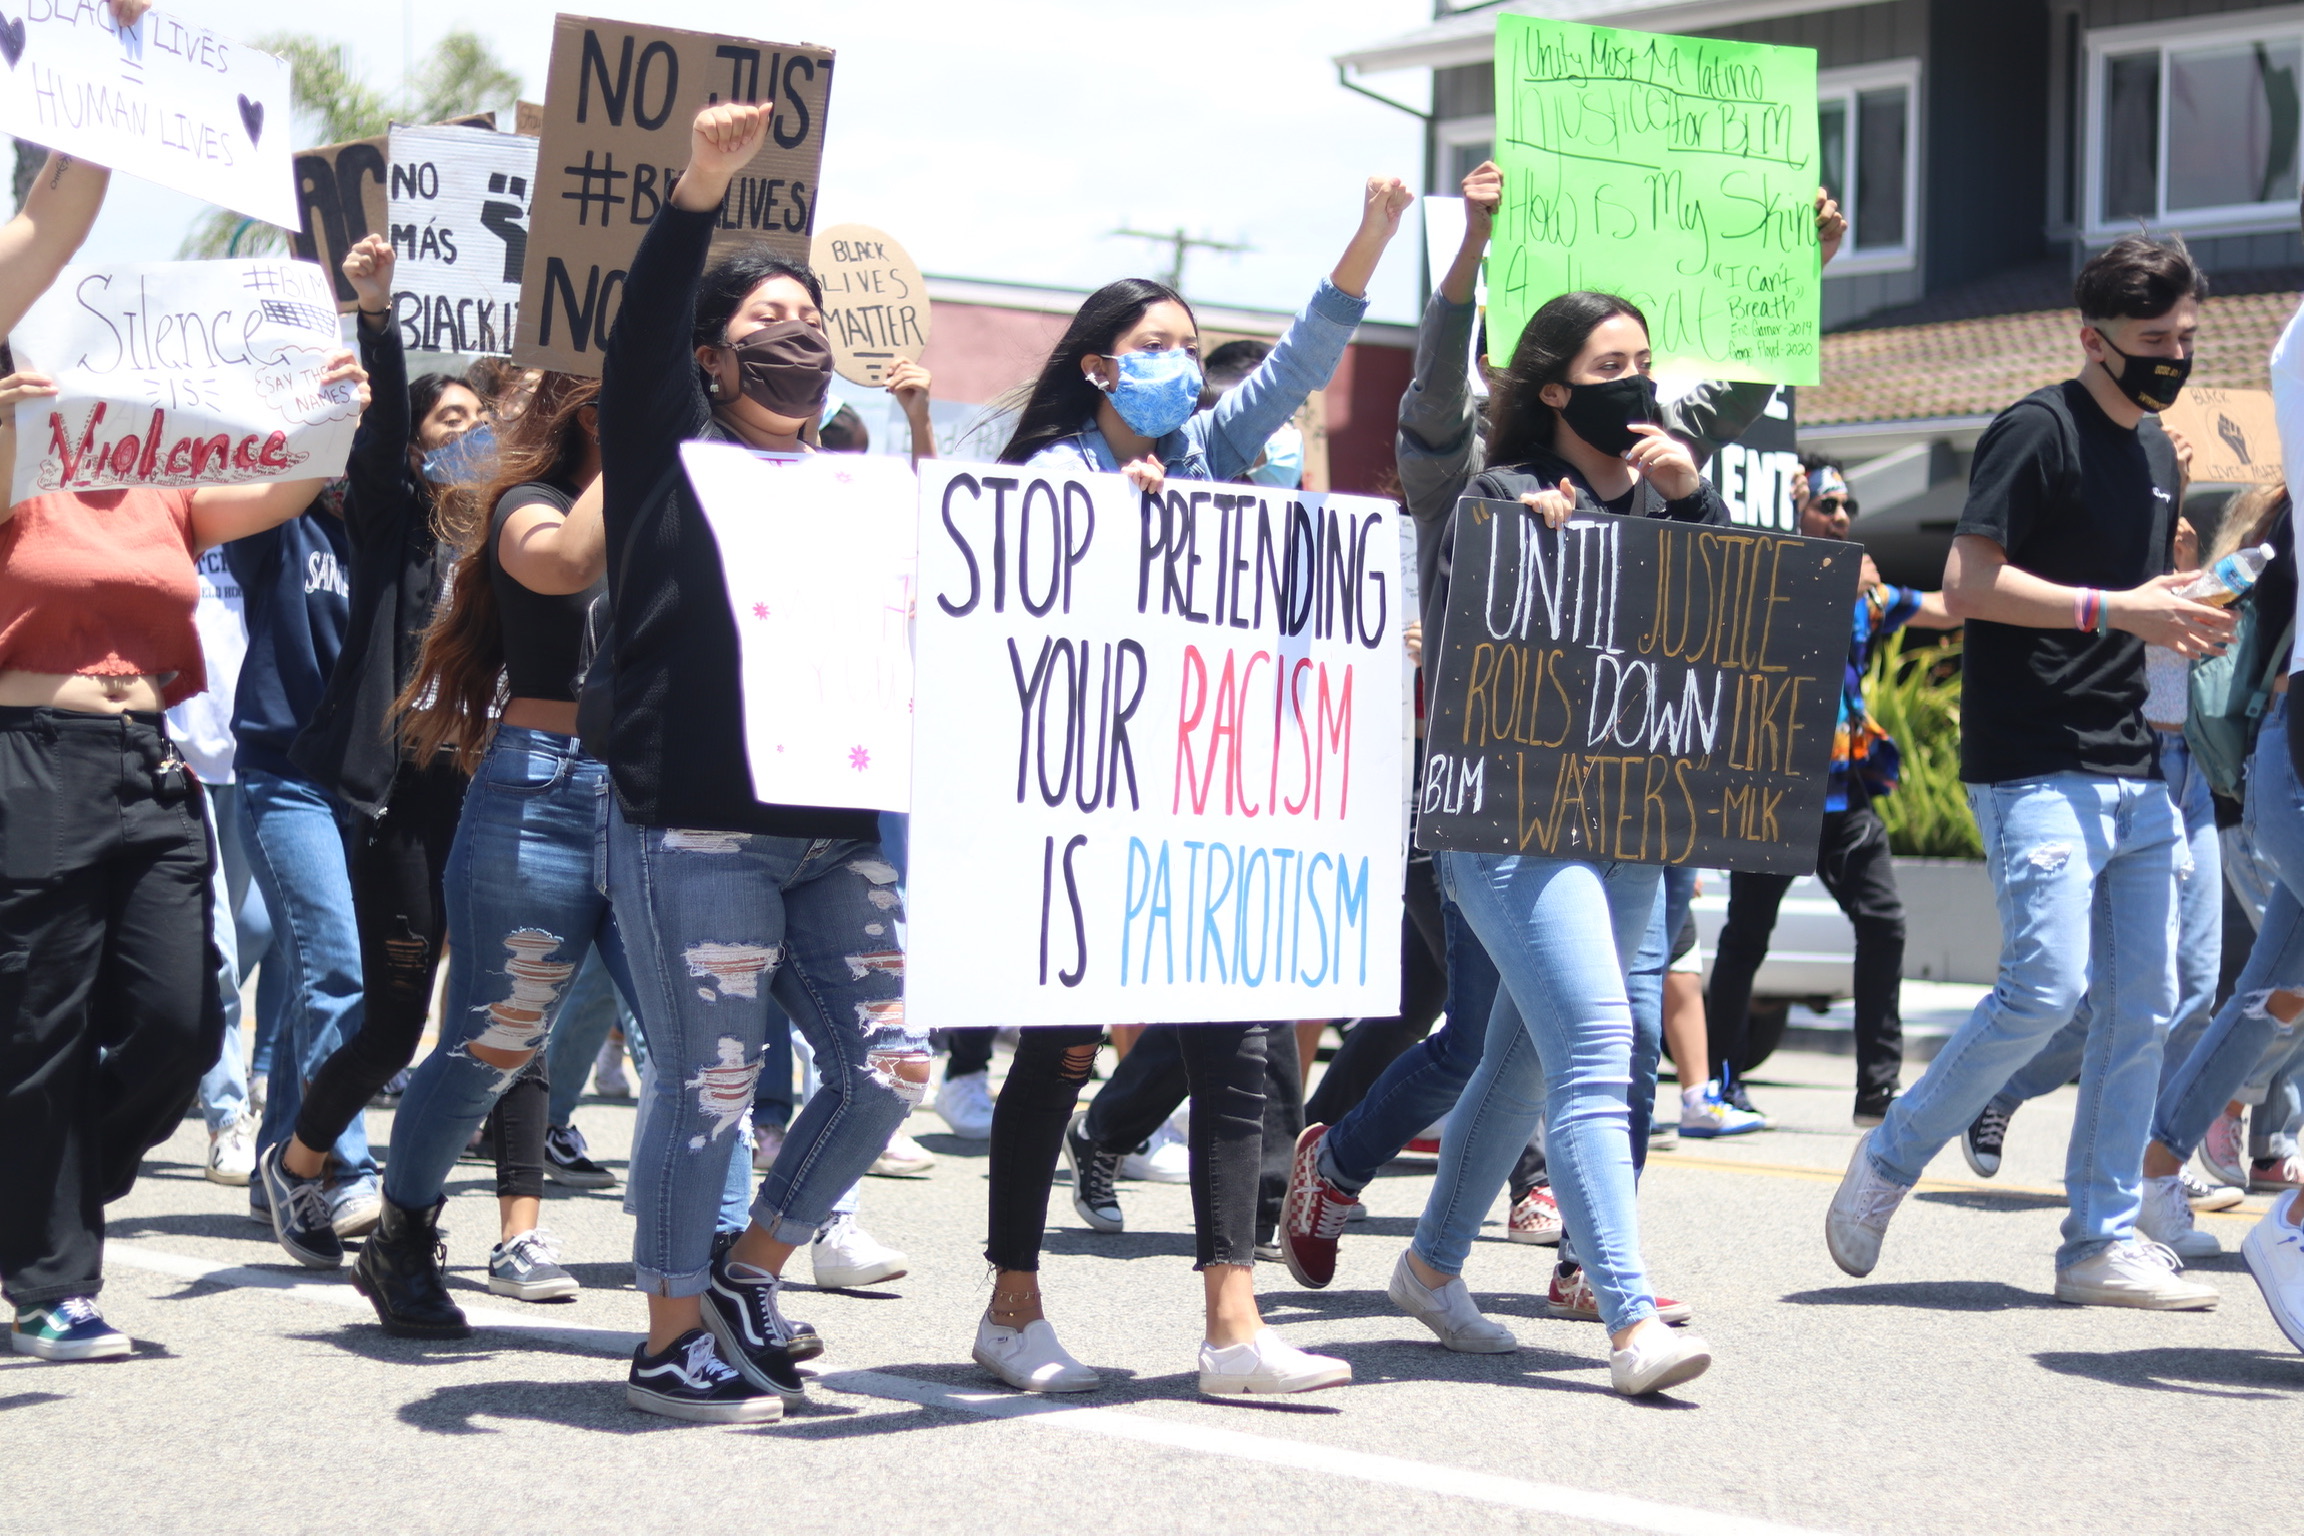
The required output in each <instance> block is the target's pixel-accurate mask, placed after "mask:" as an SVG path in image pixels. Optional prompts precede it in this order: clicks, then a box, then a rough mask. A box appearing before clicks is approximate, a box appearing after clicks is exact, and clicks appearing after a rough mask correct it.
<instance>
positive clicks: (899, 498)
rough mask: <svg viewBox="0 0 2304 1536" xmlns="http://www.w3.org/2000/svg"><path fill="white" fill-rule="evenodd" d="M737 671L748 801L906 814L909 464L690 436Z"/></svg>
mask: <svg viewBox="0 0 2304 1536" xmlns="http://www.w3.org/2000/svg"><path fill="white" fill-rule="evenodd" d="M680 457H681V460H682V462H683V463H684V464H685V465H686V466H687V469H688V483H689V484H690V485H691V486H693V487H694V488H695V491H696V499H697V501H698V502H699V503H700V504H701V505H702V506H703V509H704V516H705V519H706V521H708V522H710V523H711V525H712V535H713V537H714V538H715V539H716V540H718V541H719V545H720V568H721V571H722V574H723V575H724V576H725V578H726V580H727V584H728V605H729V608H730V610H731V611H732V612H733V614H734V616H735V619H736V645H737V651H738V655H739V657H740V659H741V663H742V669H743V688H744V742H745V749H746V752H747V754H748V756H749V757H750V759H751V766H752V794H753V796H754V798H756V799H759V800H763V801H766V802H768V803H770V804H775V805H832V806H858V807H862V808H865V809H868V810H880V811H901V810H903V809H905V807H906V805H907V804H908V803H909V796H910V793H911V788H912V652H911V645H910V637H909V635H908V634H907V625H908V621H909V615H910V612H911V608H912V584H913V572H914V569H915V567H916V566H917V563H918V561H917V552H916V544H915V539H916V538H917V534H916V532H915V518H916V512H915V507H916V505H917V501H918V497H917V495H916V492H915V486H916V482H915V481H914V479H913V476H912V470H911V467H910V466H909V465H907V464H904V463H903V462H901V461H898V460H893V459H883V458H877V457H870V456H866V455H861V454H833V453H822V454H808V455H805V456H802V457H798V458H789V457H783V456H777V457H763V456H762V455H759V454H756V453H753V452H752V451H751V450H750V449H747V448H742V447H739V446H737V445H736V444H734V443H683V444H682V445H681V447H680Z"/></svg>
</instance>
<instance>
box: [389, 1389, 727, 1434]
mask: <svg viewBox="0 0 2304 1536" xmlns="http://www.w3.org/2000/svg"><path fill="white" fill-rule="evenodd" d="M480 1419H518V1420H523V1421H526V1422H528V1423H532V1424H556V1425H559V1426H560V1427H562V1428H564V1429H590V1430H597V1431H599V1432H600V1433H602V1434H609V1435H645V1434H651V1433H654V1432H655V1431H657V1430H663V1429H688V1428H693V1427H694V1426H692V1425H685V1424H677V1423H674V1422H673V1421H672V1420H670V1419H664V1418H659V1417H657V1416H656V1415H654V1414H649V1413H636V1412H634V1411H633V1410H632V1409H631V1408H630V1407H629V1406H627V1405H626V1404H625V1401H624V1383H623V1382H622V1381H621V1380H619V1379H617V1378H616V1377H613V1376H607V1375H605V1374H604V1375H603V1378H602V1379H601V1380H599V1381H585V1382H565V1381H475V1382H467V1383H464V1384H463V1385H460V1386H453V1387H438V1388H435V1389H434V1390H433V1391H432V1392H431V1393H429V1394H428V1395H426V1396H424V1397H420V1398H418V1399H416V1400H415V1401H414V1402H412V1403H403V1404H402V1405H401V1407H400V1421H401V1422H402V1423H404V1424H408V1425H412V1426H414V1427H415V1428H417V1429H421V1430H426V1431H428V1432H430V1433H432V1434H435V1435H492V1434H495V1433H497V1431H496V1430H493V1429H490V1428H489V1427H488V1426H486V1425H485V1424H481V1423H478V1422H476V1421H477V1420H480ZM754 1427H756V1428H761V1429H766V1428H769V1427H771V1426H768V1425H758V1426H754Z"/></svg>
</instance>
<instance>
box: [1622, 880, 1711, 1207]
mask: <svg viewBox="0 0 2304 1536" xmlns="http://www.w3.org/2000/svg"><path fill="white" fill-rule="evenodd" d="M1695 900H1696V871H1694V870H1693V869H1688V868H1686V867H1684V866H1680V865H1673V866H1671V867H1669V868H1666V869H1664V870H1663V878H1662V879H1660V880H1658V881H1657V882H1656V911H1655V915H1654V916H1653V917H1651V918H1650V919H1649V922H1648V926H1647V928H1646V929H1645V930H1644V931H1643V932H1642V933H1641V936H1640V947H1639V950H1638V951H1637V953H1635V954H1634V956H1633V958H1632V964H1631V966H1630V968H1629V969H1627V970H1626V971H1625V973H1624V992H1625V995H1626V996H1627V997H1629V998H1630V999H1631V1000H1632V1168H1633V1171H1634V1172H1638V1171H1639V1170H1641V1169H1643V1168H1645V1167H1647V1166H1648V1136H1649V1133H1650V1131H1651V1130H1652V1129H1653V1128H1654V1127H1653V1125H1652V1124H1651V1122H1652V1121H1654V1119H1655V1117H1656V1071H1657V1067H1658V1064H1659V1063H1660V1062H1661V1061H1662V1060H1663V1056H1664V970H1665V967H1667V966H1669V965H1670V964H1671V963H1672V941H1673V940H1674V939H1676V938H1678V937H1679V936H1680V925H1681V923H1682V922H1684V921H1685V920H1686V919H1687V916H1688V908H1689V907H1690V906H1691V905H1692V904H1693V903H1694V902H1695ZM1680 1086H1681V1087H1683V1088H1686V1087H1688V1086H1689V1085H1688V1084H1686V1083H1682V1084H1681V1085H1680Z"/></svg>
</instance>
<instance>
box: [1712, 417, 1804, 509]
mask: <svg viewBox="0 0 2304 1536" xmlns="http://www.w3.org/2000/svg"><path fill="white" fill-rule="evenodd" d="M1799 473H1800V444H1799V440H1798V424H1797V422H1796V420H1795V418H1794V416H1793V404H1792V386H1791V385H1789V384H1786V385H1782V386H1780V387H1779V388H1778V389H1777V391H1776V393H1775V394H1773V395H1771V396H1769V397H1768V404H1767V406H1766V407H1765V408H1764V409H1762V411H1761V412H1760V414H1759V415H1758V416H1756V417H1754V418H1753V420H1752V425H1750V426H1749V427H1746V428H1745V429H1744V435H1743V436H1742V437H1739V438H1737V439H1736V441H1734V442H1732V443H1729V444H1726V445H1725V446H1723V447H1722V448H1721V449H1720V451H1719V452H1718V453H1716V454H1714V455H1713V456H1712V462H1710V463H1709V464H1706V465H1705V466H1704V478H1705V479H1707V480H1709V481H1711V482H1712V488H1713V489H1714V490H1716V491H1718V492H1719V493H1720V499H1721V500H1722V501H1724V502H1726V503H1728V521H1729V522H1731V523H1733V524H1735V525H1736V526H1737V527H1739V528H1766V529H1769V530H1771V531H1772V532H1777V533H1798V532H1799V531H1800V509H1799V508H1798V507H1797V506H1795V505H1793V502H1792V491H1793V486H1794V482H1795V480H1796V479H1797V477H1798V476H1799Z"/></svg>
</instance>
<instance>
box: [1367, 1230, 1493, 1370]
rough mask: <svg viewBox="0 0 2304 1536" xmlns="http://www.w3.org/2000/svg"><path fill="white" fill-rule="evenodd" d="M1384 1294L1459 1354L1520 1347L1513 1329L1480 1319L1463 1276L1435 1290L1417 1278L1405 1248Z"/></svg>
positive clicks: (1393, 1269) (1478, 1311) (1487, 1352)
mask: <svg viewBox="0 0 2304 1536" xmlns="http://www.w3.org/2000/svg"><path fill="white" fill-rule="evenodd" d="M1384 1294H1385V1295H1387V1296H1389V1297H1391V1298H1392V1305H1394V1306H1396V1307H1398V1308H1399V1309H1400V1310H1401V1311H1403V1312H1405V1313H1407V1314H1408V1315H1409V1316H1410V1317H1412V1318H1414V1319H1416V1321H1418V1322H1420V1323H1422V1324H1423V1325H1424V1326H1425V1327H1427V1328H1429V1329H1431V1330H1432V1331H1433V1332H1434V1333H1435V1334H1437V1335H1439V1338H1440V1342H1441V1343H1442V1344H1445V1345H1447V1346H1448V1347H1449V1348H1450V1349H1453V1350H1455V1351H1456V1352H1457V1353H1458V1354H1464V1355H1508V1354H1510V1353H1511V1352H1512V1351H1514V1350H1516V1349H1518V1348H1519V1347H1520V1341H1519V1340H1518V1339H1516V1338H1514V1337H1513V1336H1512V1330H1511V1329H1509V1328H1507V1327H1505V1326H1504V1325H1503V1324H1502V1323H1499V1322H1495V1321H1493V1320H1491V1319H1489V1318H1486V1317H1483V1316H1481V1315H1480V1308H1479V1306H1478V1305H1477V1304H1476V1303H1475V1302H1474V1301H1473V1300H1472V1292H1471V1289H1470V1288H1469V1287H1468V1286H1466V1285H1465V1284H1464V1279H1463V1277H1462V1276H1461V1275H1458V1276H1454V1277H1452V1278H1450V1280H1449V1281H1448V1283H1447V1284H1446V1285H1443V1286H1441V1287H1439V1288H1438V1289H1437V1290H1435V1289H1434V1288H1433V1287H1431V1286H1428V1285H1426V1284H1425V1283H1424V1282H1423V1281H1421V1280H1419V1279H1417V1278H1416V1270H1415V1268H1414V1266H1412V1265H1411V1264H1409V1262H1408V1250H1407V1249H1405V1248H1403V1249H1401V1250H1400V1260H1399V1262H1398V1263H1396V1264H1394V1265H1393V1266H1392V1284H1391V1285H1390V1286H1388V1287H1387V1288H1386V1289H1385V1292H1384Z"/></svg>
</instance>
